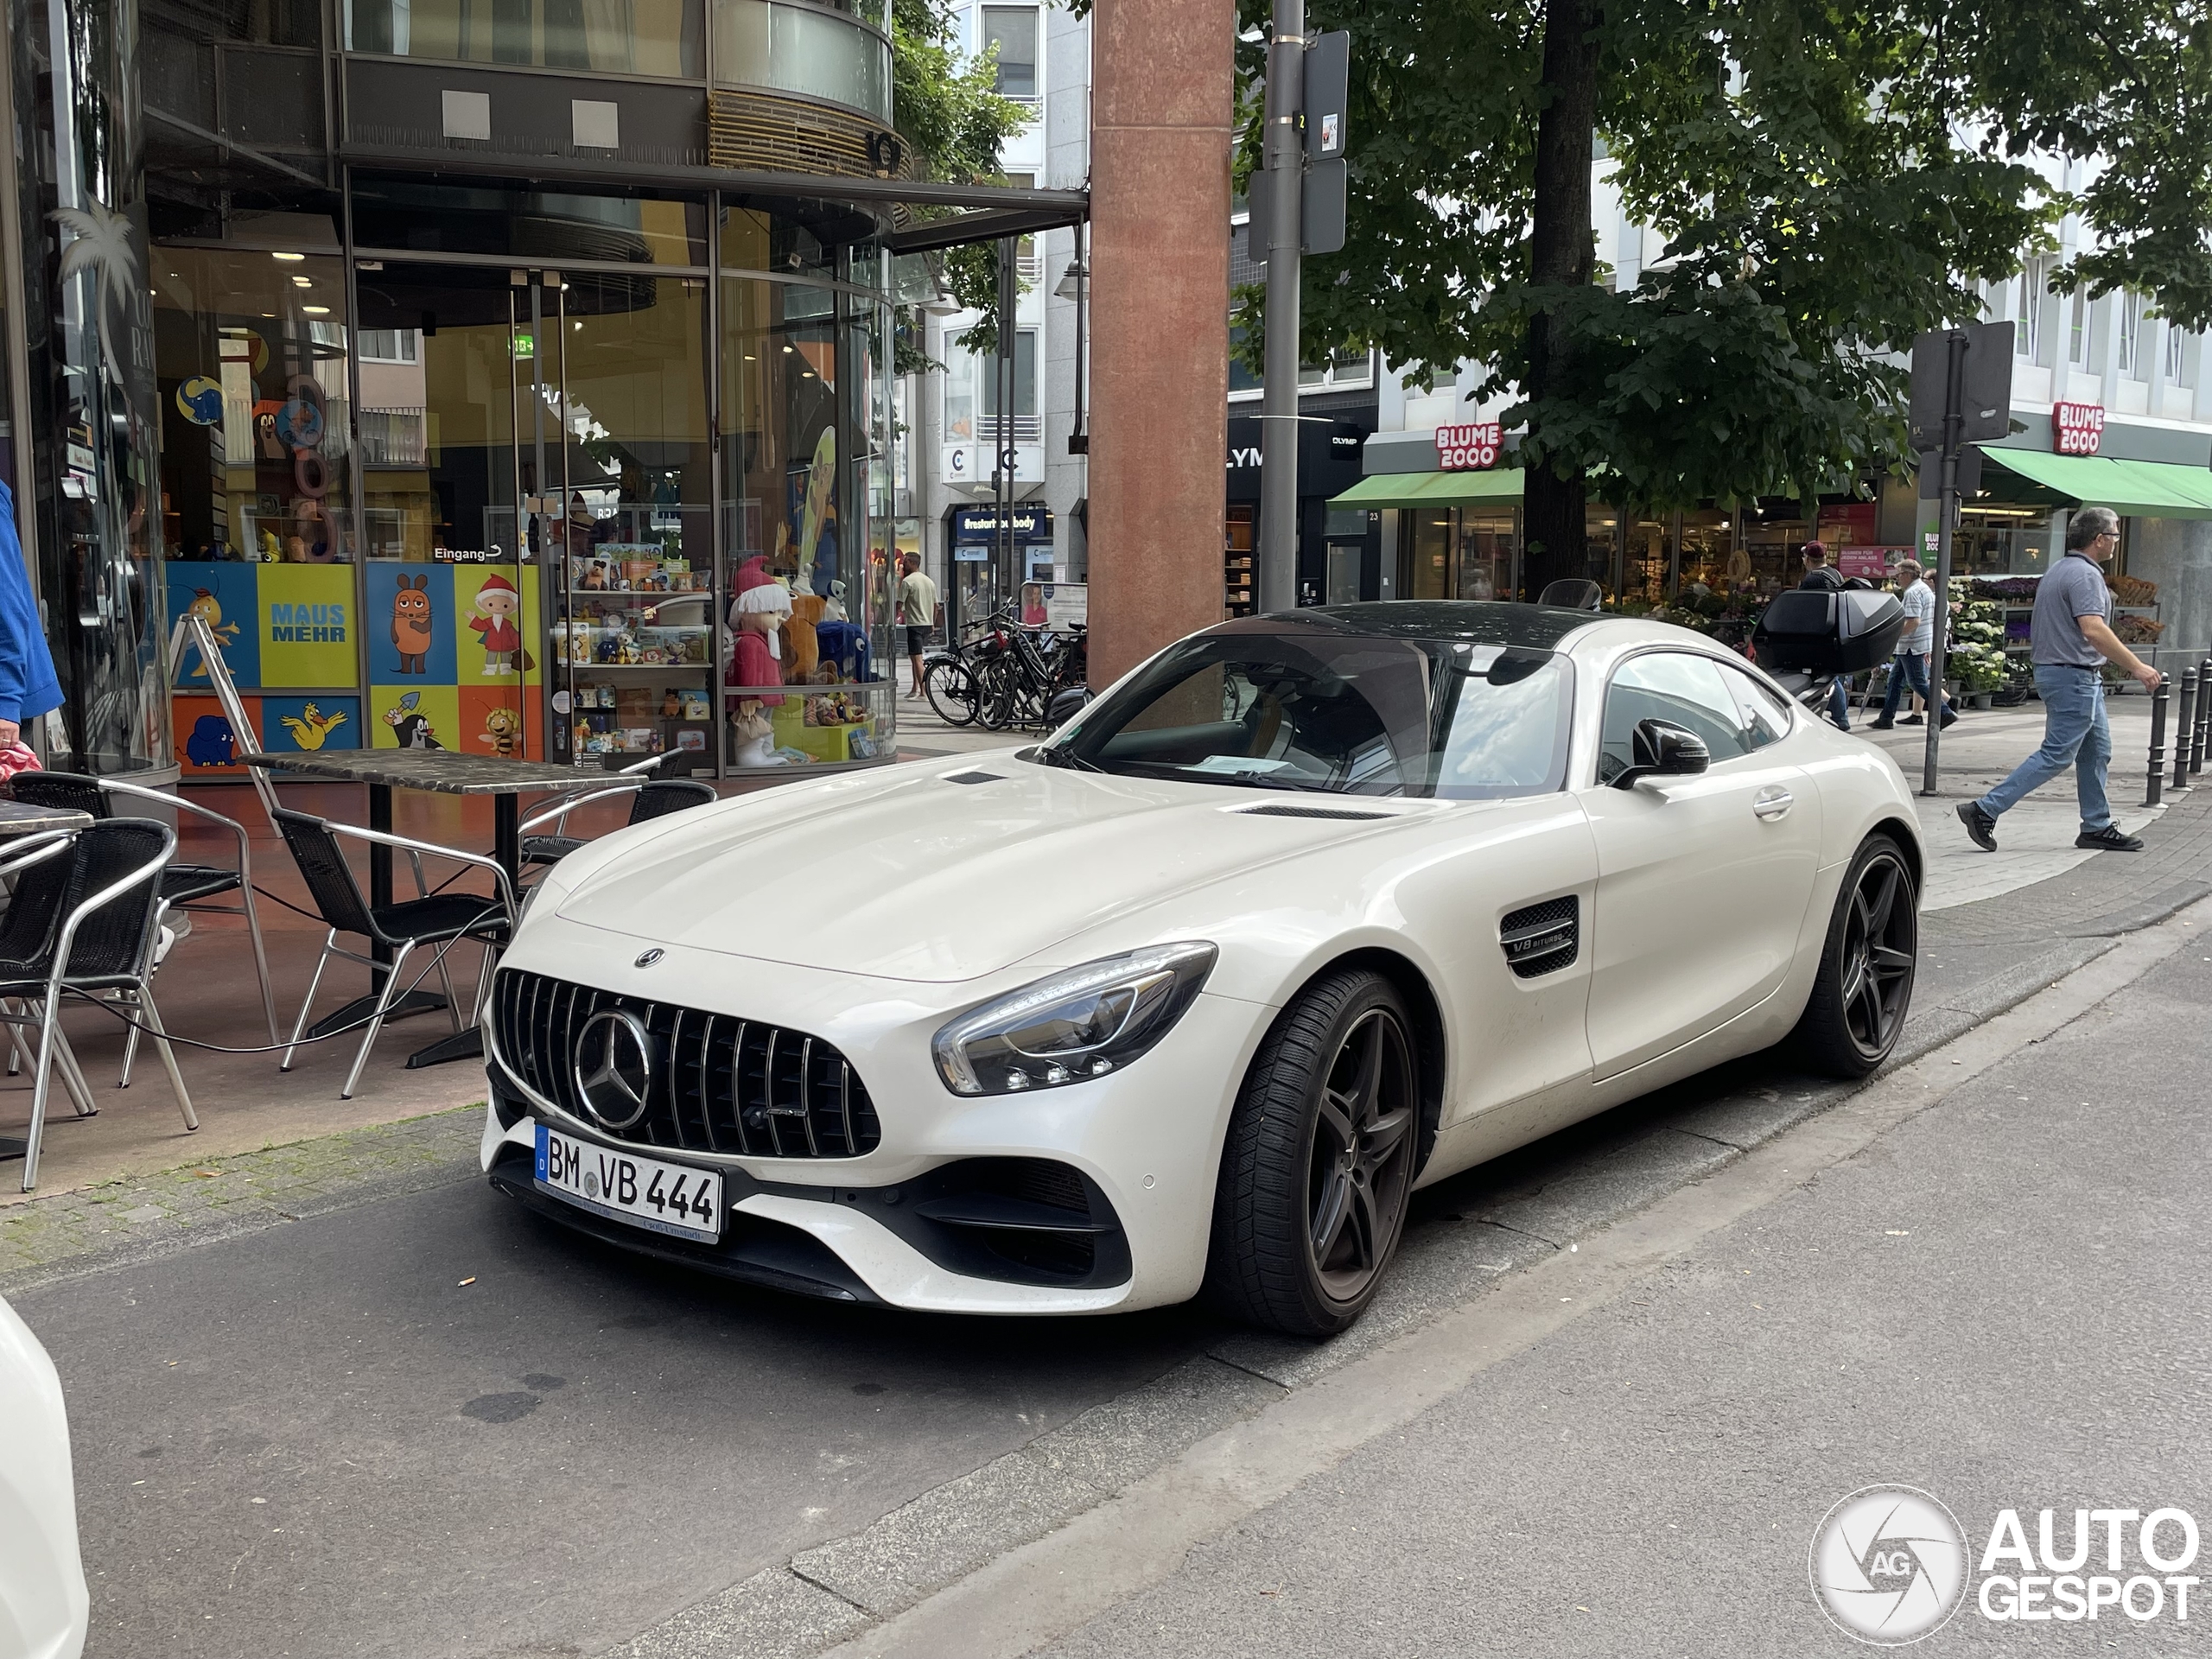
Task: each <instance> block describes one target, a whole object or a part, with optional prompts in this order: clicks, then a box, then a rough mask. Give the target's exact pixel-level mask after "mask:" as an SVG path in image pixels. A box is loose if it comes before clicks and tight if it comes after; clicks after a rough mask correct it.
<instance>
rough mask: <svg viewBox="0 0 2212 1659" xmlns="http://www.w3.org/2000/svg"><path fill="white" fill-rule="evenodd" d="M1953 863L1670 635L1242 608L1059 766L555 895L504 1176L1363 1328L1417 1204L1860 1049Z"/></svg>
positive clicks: (857, 803) (760, 807)
mask: <svg viewBox="0 0 2212 1659" xmlns="http://www.w3.org/2000/svg"><path fill="white" fill-rule="evenodd" d="M1870 597H1871V596H1870ZM1892 608H1893V607H1892ZM1921 868H1922V852H1921V844H1920V838H1919V834H1918V830H1917V829H1916V819H1915V817H1914V813H1913V809H1912V802H1911V798H1910V795H1909V793H1908V791H1907V790H1906V786H1905V784H1904V779H1902V778H1901V777H1900V776H1899V775H1898V772H1897V767H1896V766H1894V765H1893V764H1892V763H1891V761H1890V760H1889V759H1888V757H1887V756H1885V755H1884V754H1883V753H1881V752H1880V751H1879V750H1878V749H1875V748H1873V747H1870V746H1869V745H1866V744H1865V743H1862V742H1859V741H1854V740H1852V739H1849V738H1847V737H1845V736H1844V735H1842V734H1840V733H1838V732H1836V731H1835V730H1834V729H1833V728H1829V727H1827V726H1825V725H1823V724H1822V723H1821V722H1820V721H1816V720H1815V719H1814V718H1812V717H1811V716H1809V715H1807V714H1806V713H1804V712H1803V711H1802V709H1799V708H1798V707H1797V706H1796V704H1795V703H1794V702H1792V701H1791V699H1790V698H1789V696H1787V695H1785V694H1784V693H1783V691H1782V690H1780V689H1779V688H1778V687H1777V683H1775V682H1774V681H1772V680H1770V678H1768V677H1766V676H1764V674H1762V673H1761V672H1759V671H1758V670H1757V669H1755V668H1753V667H1752V666H1751V664H1748V663H1746V662H1745V661H1744V660H1743V659H1742V658H1739V657H1737V656H1734V655H1732V654H1730V653H1729V652H1726V650H1724V649H1722V648H1720V647H1718V646H1716V645H1713V643H1712V642H1710V641H1708V640H1707V639H1703V638H1701V637H1700V636H1698V635H1696V634H1694V633H1690V632H1687V631H1685V630H1682V629H1679V628H1675V627H1669V626H1662V625H1656V624H1651V623H1645V622H1639V621H1632V620H1624V619H1616V618H1607V617H1600V616H1598V615H1595V614H1592V613H1586V612H1580V611H1567V610H1556V609H1547V608H1541V607H1533V606H1526V605H1503V604H1474V603H1440V604H1427V603H1415V602H1409V601H1399V602H1396V603H1391V604H1381V605H1359V606H1347V607H1338V608H1332V609H1325V610H1313V611H1300V612H1298V613H1295V614H1294V615H1290V616H1275V617H1257V618H1250V619H1245V620H1238V621H1234V622H1228V623H1224V624H1223V625H1222V626H1218V627H1215V628H1209V629H1207V630H1206V631H1205V632H1202V633H1198V634H1194V635H1192V637H1191V638H1189V639H1184V640H1182V641H1180V642H1179V643H1178V644H1176V645H1173V646H1170V647H1169V648H1168V649H1167V650H1166V651H1164V652H1160V654H1159V655H1158V656H1156V657H1154V658H1152V659H1151V660H1150V661H1149V662H1147V663H1146V664H1144V665H1143V666H1141V668H1139V669H1137V670H1136V671H1134V672H1133V673H1131V674H1130V675H1129V676H1128V677H1126V678H1125V679H1124V680H1122V682H1121V683H1119V684H1117V685H1116V686H1115V687H1113V688H1112V689H1111V690H1109V691H1108V692H1107V693H1105V694H1104V695H1103V696H1101V697H1100V698H1099V699H1098V700H1097V701H1096V702H1093V703H1092V704H1091V705H1090V707H1089V708H1088V709H1084V711H1083V713H1082V714H1081V715H1079V716H1078V717H1077V719H1076V720H1074V721H1072V722H1071V723H1070V724H1069V725H1067V726H1065V728H1062V729H1061V730H1060V731H1058V733H1056V734H1054V735H1053V736H1052V738H1051V739H1049V740H1048V741H1046V742H1043V743H1041V744H1038V745H1036V746H1034V747H1027V748H1020V749H1007V750H1005V751H1002V752H995V753H987V754H980V755H974V756H970V757H969V758H967V759H965V760H935V761H928V762H922V763H913V764H907V765H902V766H893V767H888V768H885V769H883V770H880V771H876V772H866V773H858V774H848V775H843V776H835V777H828V778H824V779H820V780H817V781H813V782H808V783H801V784H795V785H789V786H786V787H781V788H778V789H774V790H769V791H762V792H760V793H756V794H753V795H750V796H747V797H745V798H741V799H736V800H731V801H727V802H724V803H722V804H720V805H717V806H710V807H706V808H702V809H699V810H694V811H690V812H686V813H683V814H680V815H677V816H674V817H665V818H661V819H658V820H655V821H652V822H649V823H642V824H639V825H638V826H636V827H634V828H632V829H626V830H623V831H621V832H620V833H618V834H615V835H612V836H607V837H606V838H605V839H603V840H601V841H598V842H593V843H591V844H590V845H589V846H588V847H587V848H586V849H583V850H582V851H579V852H575V853H572V854H571V855H569V856H568V857H567V858H566V859H564V860H563V861H561V862H560V863H558V864H557V865H556V866H554V867H553V868H552V869H551V871H550V874H547V876H546V877H545V878H544V880H543V883H542V884H541V885H540V886H539V887H537V890H536V892H535V894H534V896H533V897H532V899H531V902H530V903H529V905H528V906H527V907H526V909H525V912H524V918H523V920H522V923H521V925H520V926H519V928H518V930H517V932H516V936H515V939H514V942H513V946H512V949H511V950H509V951H508V953H507V955H506V956H505V959H504V961H503V962H502V963H501V965H500V967H499V972H498V974H497V976H496V977H495V980H494V983H493V992H492V995H491V996H490V997H489V999H488V1000H487V1003H486V1013H485V1017H484V1027H485V1032H486V1046H487V1053H488V1055H489V1065H488V1070H489V1072H490V1077H491V1100H490V1105H489V1113H488V1116H487V1118H486V1124H485V1128H484V1140H483V1164H484V1168H485V1170H486V1173H488V1175H489V1177H490V1179H491V1180H492V1181H493V1184H494V1185H497V1186H499V1188H501V1189H502V1190H504V1191H505V1192H510V1193H512V1194H513V1195H514V1196H515V1197H516V1198H519V1199H521V1200H522V1201H523V1202H524V1203H525V1204H527V1205H531V1207H533V1208H534V1209H537V1210H538V1211H541V1212H543V1214H545V1215H548V1216H550V1217H554V1218H556V1219H557V1220H559V1221H562V1222H563V1223H566V1224H569V1226H572V1227H575V1228H580V1229H582V1230H585V1231H587V1232H589V1233H592V1234H594V1235H596V1236H599V1237H600V1238H602V1239H604V1240H607V1242H609V1243H615V1244H619V1245H623V1246H626V1247H627V1248H630V1249H639V1250H645V1251H647V1252H651V1253H653V1254H657V1255H664V1256H667V1257H671V1258H674V1259H677V1260H680V1261H683V1262H690V1263H692V1264H694V1265H696V1266H699V1267H702V1268H709V1269H712V1270H715V1271H719V1272H722V1273H726V1274H732V1275H734V1276H736V1277H739V1278H743V1279H747V1280H751V1281H755V1282H758V1283H765V1284H769V1285H775V1286H780V1287H785V1288H788V1289H791V1290H797V1291H803V1292H807V1293H811V1294H819V1295H827V1296H833V1297H839V1298H844V1299H849V1300H855V1301H879V1302H884V1303H889V1304H893V1305H894V1306H900V1307H910V1308H930V1309H943V1310H948V1311H958V1312H963V1313H1100V1312H1104V1311H1107V1310H1109V1309H1124V1308H1140V1307H1148V1306H1155V1305H1158V1304H1160V1303H1167V1302H1177V1301H1181V1300H1185V1299H1186V1298H1189V1297H1191V1296H1192V1295H1194V1294H1198V1292H1199V1291H1201V1290H1202V1289H1204V1290H1207V1291H1209V1292H1211V1294H1213V1295H1214V1296H1215V1297H1216V1298H1217V1300H1219V1301H1220V1302H1221V1303H1222V1304H1223V1305H1224V1306H1226V1307H1227V1308H1228V1309H1230V1310H1231V1311H1233V1312H1235V1313H1238V1314H1240V1315H1242V1316H1243V1317H1244V1318H1247V1319H1252V1320H1255V1321H1257V1322H1259V1323H1261V1324H1263V1325H1272V1326H1274V1327H1276V1328H1278V1329H1281V1330H1284V1331H1289V1332H1307V1333H1316V1334H1318V1333H1324V1332H1332V1331H1337V1330H1340V1329H1342V1328H1343V1327H1344V1326H1345V1325H1349V1324H1350V1323H1351V1321H1352V1320H1353V1319H1356V1318H1357V1316H1358V1314H1359V1313H1360V1311H1361V1309H1362V1308H1363V1306H1365V1305H1366V1304H1367V1302H1368V1300H1370V1298H1371V1297H1372V1296H1373V1294H1374V1293H1375V1290H1376V1285H1377V1284H1378V1282H1379V1281H1380V1280H1381V1278H1382V1276H1383V1273H1384V1271H1385V1270H1386V1268H1388V1266H1389V1262H1390V1259H1391V1255H1392V1253H1393V1251H1394V1249H1395V1247H1396V1244H1397V1242H1398V1236H1399V1233H1400V1230H1401V1227H1402V1224H1403V1221H1404V1218H1405V1215H1406V1210H1407V1203H1408V1196H1409V1195H1410V1193H1411V1192H1412V1191H1413V1189H1414V1187H1416V1186H1419V1185H1424V1184H1426V1183H1428V1182H1431V1181H1435V1180H1439V1179H1442V1178H1444V1177H1446V1176H1448V1175H1451V1174H1453V1173H1457V1172H1459V1171H1460V1170H1464V1169H1465V1168H1467V1167H1468V1166H1471V1165H1473V1164H1477V1163H1479V1162H1481V1161H1482V1160H1484V1159H1488V1158H1493V1157H1496V1156H1497V1154H1500V1153H1503V1152H1505V1151H1507V1150H1509V1149H1510V1148H1511V1147H1517V1146H1520V1145H1522V1144H1523V1143H1525V1142H1527V1141H1533V1140H1535V1139H1536V1138H1537V1137H1539V1136H1541V1135H1548V1134H1549V1133H1551V1132H1552V1131H1553V1130H1555V1129H1558V1128H1562V1127H1563V1126H1565V1125H1567V1124H1570V1123H1573V1122H1577V1121H1578V1120H1580V1119H1582V1118H1586V1117H1588V1116H1591V1115H1592V1113H1594V1112H1599V1111H1602V1110H1603V1109H1605V1108H1607V1107H1609V1106H1611V1105H1614V1104H1616V1103H1619V1102H1621V1101H1624V1100H1627V1099H1629V1098H1630V1097H1631V1096H1636V1095H1639V1094H1642V1093H1643V1092H1644V1091H1646V1090H1651V1089H1655V1088H1657V1087H1658V1086H1660V1085H1661V1084H1665V1083H1667V1082H1669V1081H1670V1080H1672V1079H1674V1078H1677V1077H1682V1076H1684V1075H1686V1074H1688V1073H1690V1072H1694V1071H1699V1070H1700V1069H1701V1068H1703V1067H1706V1066H1709V1065H1713V1064H1714V1063H1715V1062H1717V1061H1720V1060H1724V1059H1726V1058H1730V1057H1732V1056H1734V1055H1738V1054H1744V1053H1746V1052H1751V1051H1752V1050H1756V1049H1761V1048H1764V1047H1767V1046H1770V1045H1771V1044H1774V1043H1776V1042H1778V1041H1780V1040H1781V1039H1784V1038H1789V1037H1791V1036H1793V1035H1794V1036H1795V1037H1796V1039H1798V1041H1799V1042H1800V1044H1801V1045H1802V1049H1803V1051H1804V1052H1805V1053H1806V1054H1807V1055H1808V1057H1809V1058H1812V1059H1813V1060H1814V1061H1815V1062H1817V1063H1818V1064H1820V1065H1823V1066H1825V1067H1827V1068H1831V1069H1833V1070H1835V1071H1841V1072H1846V1073H1851V1074H1862V1073H1865V1072H1866V1071H1871V1070H1872V1069H1873V1067H1875V1066H1876V1065H1878V1064H1879V1063H1880V1062H1881V1061H1882V1059H1883V1058H1884V1057H1885V1056H1886V1055H1887V1054H1888V1053H1889V1052H1890V1050H1891V1046H1893V1045H1894V1044H1895V1042H1896V1040H1897V1032H1898V1029H1899V1027H1901V1026H1902V1025H1903V1023H1904V1017H1905V1011H1906V1007H1907V1004H1908V1002H1909V1001H1910V997H1911V994H1912V982H1913V973H1914V968H1915V963H1916V941H1917V893H1918V887H1919V879H1920V873H1921Z"/></svg>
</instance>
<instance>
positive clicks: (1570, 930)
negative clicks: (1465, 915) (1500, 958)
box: [1497, 893, 1582, 979]
mask: <svg viewBox="0 0 2212 1659" xmlns="http://www.w3.org/2000/svg"><path fill="white" fill-rule="evenodd" d="M1497 943H1498V944H1499V946H1500V948H1501V949H1503V950H1504V952H1505V961H1506V965H1507V966H1508V967H1510V968H1511V969H1513V971H1514V973H1515V974H1516V976H1519V977H1520V978H1522V979H1534V978H1535V977H1536V976H1538V975H1540V974H1555V973H1557V972H1558V971H1559V970H1560V969H1562V968H1572V967H1573V965H1574V958H1575V956H1576V954H1577V952H1578V951H1579V950H1580V949H1581V944H1582V901H1581V900H1580V899H1578V898H1576V897H1575V896H1574V895H1573V894H1572V893H1570V894H1568V895H1567V897H1566V898H1564V899H1546V900H1545V901H1544V902H1543V903H1542V904H1541V905H1529V906H1524V907H1523V908H1522V909H1520V910H1516V911H1515V912H1512V913H1511V914H1510V915H1509V916H1507V917H1506V918H1505V919H1504V920H1503V921H1501V922H1500V923H1499V924H1498V925H1497Z"/></svg>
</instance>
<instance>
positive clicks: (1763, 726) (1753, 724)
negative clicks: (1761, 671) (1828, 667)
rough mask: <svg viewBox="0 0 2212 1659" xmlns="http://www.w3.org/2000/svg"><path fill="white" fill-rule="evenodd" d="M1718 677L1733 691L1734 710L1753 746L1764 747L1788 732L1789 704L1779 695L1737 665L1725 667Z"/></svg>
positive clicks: (1785, 735) (1756, 747)
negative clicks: (1734, 697) (1740, 717)
mask: <svg viewBox="0 0 2212 1659" xmlns="http://www.w3.org/2000/svg"><path fill="white" fill-rule="evenodd" d="M1720 677H1721V678H1723V679H1724V680H1726V681H1727V683H1728V689H1729V690H1731V691H1732V692H1733V693H1735V696H1736V709H1737V712H1738V713H1739V714H1740V715H1743V717H1744V730H1745V734H1746V735H1747V736H1748V737H1749V738H1750V740H1751V747H1753V748H1755V749H1763V748H1764V747H1766V746H1767V745H1768V744H1770V743H1772V742H1776V741H1778V740H1780V739H1782V738H1784V737H1787V736H1788V735H1789V703H1788V702H1785V701H1784V700H1783V698H1782V697H1781V696H1779V695H1777V693H1776V692H1774V691H1772V690H1769V689H1768V688H1767V687H1766V686H1765V685H1764V684H1762V683H1760V682H1759V681H1758V680H1755V679H1753V678H1752V677H1751V676H1750V675H1748V674H1746V673H1745V672H1744V671H1743V670H1741V669H1739V668H1724V669H1723V670H1722V671H1721V676H1720Z"/></svg>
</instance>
